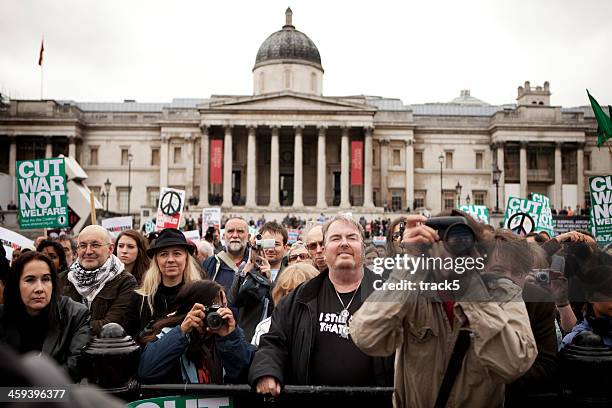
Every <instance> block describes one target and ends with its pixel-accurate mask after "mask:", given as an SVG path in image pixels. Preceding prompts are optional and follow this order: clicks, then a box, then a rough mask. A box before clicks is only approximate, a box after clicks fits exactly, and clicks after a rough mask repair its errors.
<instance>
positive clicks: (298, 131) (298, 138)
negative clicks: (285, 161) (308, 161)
mask: <svg viewBox="0 0 612 408" xmlns="http://www.w3.org/2000/svg"><path fill="white" fill-rule="evenodd" d="M302 141H303V140H302V127H301V126H296V128H295V149H294V153H293V154H294V159H293V206H294V207H298V208H300V207H303V206H304V200H303V198H302V191H303V188H304V184H303V172H304V168H303V166H302V164H303V163H302V160H303V152H302Z"/></svg>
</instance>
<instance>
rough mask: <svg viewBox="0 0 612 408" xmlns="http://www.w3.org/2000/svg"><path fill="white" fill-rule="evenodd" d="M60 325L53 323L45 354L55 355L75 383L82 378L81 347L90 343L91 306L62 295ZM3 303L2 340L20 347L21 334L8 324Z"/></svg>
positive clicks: (48, 333)
mask: <svg viewBox="0 0 612 408" xmlns="http://www.w3.org/2000/svg"><path fill="white" fill-rule="evenodd" d="M57 307H58V312H59V313H58V316H59V324H58V325H55V326H49V329H48V331H47V335H46V337H45V341H44V343H43V346H42V350H41V352H42V353H45V354H46V355H48V356H50V357H52V358H53V359H55V361H57V363H58V364H59V365H61V366H62V367H63V368H64V369H65V370H66V372H67V373H68V374H69V375H70V377H72V379H73V380H74V381H75V382H78V381H79V380H80V379H81V378H82V374H81V369H80V367H79V359H80V353H81V349H82V348H83V347H84V346H85V345H86V344H87V343H88V342H89V340H90V339H91V335H90V332H89V312H88V310H87V307H85V306H84V305H82V304H80V303H77V302H75V301H73V300H72V299H70V298H68V297H66V296H61V297H60V300H59V302H58V305H57ZM3 315H4V308H3V305H0V341H2V342H4V343H7V344H9V345H11V346H12V347H14V348H16V349H19V344H20V342H21V333H19V331H18V330H17V329H16V328H15V327H12V326H11V327H5V326H4V324H3V323H1V322H2V321H3V319H2V317H3Z"/></svg>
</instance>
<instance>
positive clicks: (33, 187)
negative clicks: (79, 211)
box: [17, 158, 68, 229]
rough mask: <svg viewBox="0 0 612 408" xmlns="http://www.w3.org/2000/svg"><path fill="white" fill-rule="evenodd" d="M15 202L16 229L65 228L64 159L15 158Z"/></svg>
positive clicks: (66, 215) (66, 213)
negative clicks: (17, 206)
mask: <svg viewBox="0 0 612 408" xmlns="http://www.w3.org/2000/svg"><path fill="white" fill-rule="evenodd" d="M17 202H18V203H19V217H18V218H19V228H21V229H35V228H67V227H68V198H67V196H66V169H65V166H64V159H63V158H54V159H39V160H22V161H18V162H17Z"/></svg>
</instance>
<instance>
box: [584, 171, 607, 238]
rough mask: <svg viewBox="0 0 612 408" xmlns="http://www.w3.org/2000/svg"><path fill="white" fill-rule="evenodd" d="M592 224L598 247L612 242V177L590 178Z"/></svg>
mask: <svg viewBox="0 0 612 408" xmlns="http://www.w3.org/2000/svg"><path fill="white" fill-rule="evenodd" d="M589 190H590V192H591V224H592V225H593V227H594V228H595V237H596V238H597V244H598V245H606V244H607V243H609V242H612V175H610V174H608V175H607V176H592V177H589Z"/></svg>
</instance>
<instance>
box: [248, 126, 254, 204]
mask: <svg viewBox="0 0 612 408" xmlns="http://www.w3.org/2000/svg"><path fill="white" fill-rule="evenodd" d="M256 131H257V128H256V127H255V126H249V136H248V142H247V143H248V144H247V197H246V206H247V207H256V206H257V199H256V196H255V195H256V194H257V165H256V164H257V156H256V155H257V146H256V144H255V133H256Z"/></svg>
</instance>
